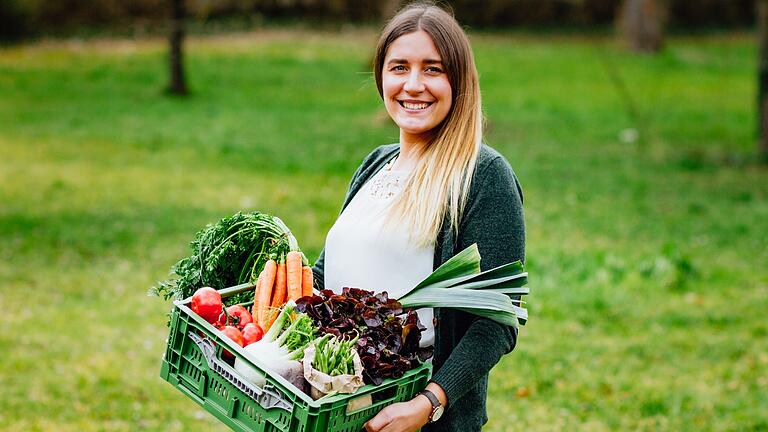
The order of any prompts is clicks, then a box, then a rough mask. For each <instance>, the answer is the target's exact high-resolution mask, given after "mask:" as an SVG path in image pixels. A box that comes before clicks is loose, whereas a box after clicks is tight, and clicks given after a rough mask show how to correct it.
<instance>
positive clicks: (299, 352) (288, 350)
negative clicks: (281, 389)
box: [235, 301, 317, 389]
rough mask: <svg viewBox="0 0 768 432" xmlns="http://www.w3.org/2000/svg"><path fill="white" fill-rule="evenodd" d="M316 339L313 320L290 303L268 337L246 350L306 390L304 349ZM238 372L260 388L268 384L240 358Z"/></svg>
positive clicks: (273, 370) (236, 364)
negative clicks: (303, 367)
mask: <svg viewBox="0 0 768 432" xmlns="http://www.w3.org/2000/svg"><path fill="white" fill-rule="evenodd" d="M316 338H317V328H316V327H315V325H314V324H313V323H312V319H311V318H310V317H309V316H307V315H306V314H303V313H296V304H295V303H294V302H292V301H289V302H288V303H286V304H285V306H284V307H283V309H282V310H281V311H280V314H279V315H278V316H277V319H276V320H275V323H274V324H273V325H272V327H271V328H270V329H269V331H267V333H266V334H264V337H263V338H262V339H261V340H260V341H258V342H256V343H252V344H250V345H248V346H246V347H245V352H246V353H248V354H249V355H250V356H252V357H253V358H256V359H258V360H259V361H260V362H261V363H262V364H263V365H264V366H265V367H266V368H267V369H269V370H270V371H271V372H273V373H275V374H277V375H280V376H282V377H283V378H285V379H287V380H288V381H289V382H291V383H292V384H294V385H295V386H296V387H297V388H299V389H303V387H304V370H303V369H302V367H301V363H299V359H300V358H302V357H303V356H304V348H306V347H307V345H309V344H310V343H311V342H312V341H313V340H315V339H316ZM235 370H236V371H238V372H239V373H240V374H241V375H242V376H243V377H244V378H246V379H247V380H249V381H251V382H253V383H254V384H256V385H257V386H259V387H263V386H264V384H265V383H266V378H265V377H264V375H262V374H261V372H259V371H257V370H256V369H254V368H252V367H251V366H250V365H248V364H247V363H246V362H244V361H242V360H241V359H239V358H238V359H236V360H235Z"/></svg>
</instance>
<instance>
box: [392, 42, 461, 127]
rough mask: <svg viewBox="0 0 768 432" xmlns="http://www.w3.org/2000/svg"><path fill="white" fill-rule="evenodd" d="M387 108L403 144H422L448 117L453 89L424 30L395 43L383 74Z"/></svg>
mask: <svg viewBox="0 0 768 432" xmlns="http://www.w3.org/2000/svg"><path fill="white" fill-rule="evenodd" d="M381 77H382V80H381V87H382V93H383V96H384V106H385V107H386V108H387V112H388V113H389V116H390V117H392V120H394V121H395V124H397V126H398V127H400V138H401V140H408V141H421V140H422V138H424V135H425V134H426V133H428V132H429V131H430V130H432V129H434V128H435V127H436V126H437V125H439V124H440V122H442V121H443V120H444V119H445V117H446V116H447V115H448V112H449V111H450V109H451V95H452V93H451V85H450V83H449V82H448V75H447V74H446V72H445V67H444V66H443V63H442V59H441V58H440V54H438V52H437V48H436V47H435V43H434V42H433V41H432V38H431V37H430V36H429V34H428V33H426V32H425V31H423V30H419V31H417V32H414V33H409V34H406V35H403V36H400V37H399V38H397V39H395V41H394V42H392V44H391V45H390V46H389V49H388V50H387V54H386V56H385V58H384V66H383V69H382V71H381Z"/></svg>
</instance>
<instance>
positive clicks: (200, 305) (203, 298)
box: [192, 287, 223, 324]
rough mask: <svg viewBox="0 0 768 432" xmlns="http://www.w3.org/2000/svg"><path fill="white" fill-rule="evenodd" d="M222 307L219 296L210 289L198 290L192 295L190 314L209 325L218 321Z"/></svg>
mask: <svg viewBox="0 0 768 432" xmlns="http://www.w3.org/2000/svg"><path fill="white" fill-rule="evenodd" d="M222 307H223V303H222V302H221V295H220V294H219V292H218V291H216V290H215V289H213V288H211V287H203V288H200V289H198V290H197V291H195V293H194V294H193V295H192V312H194V313H196V314H198V315H200V316H201V317H202V318H203V319H204V320H206V321H208V322H209V323H211V324H215V323H216V322H217V321H218V320H219V316H220V315H221V311H222Z"/></svg>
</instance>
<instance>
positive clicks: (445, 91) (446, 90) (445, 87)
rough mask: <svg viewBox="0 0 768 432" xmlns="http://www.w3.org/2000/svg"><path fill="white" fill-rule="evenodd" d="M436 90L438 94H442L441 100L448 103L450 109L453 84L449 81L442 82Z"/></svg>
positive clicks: (437, 84)
mask: <svg viewBox="0 0 768 432" xmlns="http://www.w3.org/2000/svg"><path fill="white" fill-rule="evenodd" d="M434 89H435V90H434V91H435V92H436V93H439V94H440V99H442V100H443V101H444V102H447V103H448V106H449V107H450V104H451V98H452V97H453V91H452V90H451V83H449V82H448V80H447V79H443V80H440V81H439V82H438V83H436V86H435V87H434Z"/></svg>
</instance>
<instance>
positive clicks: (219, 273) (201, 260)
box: [149, 212, 305, 303]
mask: <svg viewBox="0 0 768 432" xmlns="http://www.w3.org/2000/svg"><path fill="white" fill-rule="evenodd" d="M190 247H191V249H192V255H190V256H188V257H185V258H182V259H181V260H179V261H178V262H177V263H176V264H174V265H173V266H172V267H171V272H170V275H171V278H169V279H168V280H165V281H162V282H158V283H157V285H155V286H154V287H152V288H151V289H150V291H149V293H150V294H151V295H156V296H161V297H163V298H164V299H165V300H168V299H171V298H172V299H184V298H187V297H189V296H191V295H192V294H193V293H194V292H195V291H196V290H197V289H198V288H200V287H203V286H209V287H212V288H215V289H217V290H218V289H222V288H226V287H230V286H234V285H238V284H242V283H249V282H253V281H255V280H256V279H257V278H258V275H259V273H260V272H261V270H262V269H263V268H264V264H265V263H266V262H267V260H269V259H275V260H279V259H280V258H284V257H285V255H286V254H287V253H288V252H289V251H291V250H299V248H298V244H297V242H296V238H295V237H294V236H293V234H291V232H290V230H289V229H288V227H286V226H285V224H284V223H283V222H282V221H281V220H280V219H279V218H277V217H275V216H270V215H268V214H265V213H259V212H251V213H241V212H238V213H236V214H234V215H232V216H230V217H225V218H223V219H221V220H219V221H218V222H216V223H214V224H208V225H207V226H206V227H205V228H203V229H202V230H201V231H199V232H198V233H197V234H196V235H195V238H194V240H192V242H191V243H190ZM304 259H305V258H304ZM251 300H253V290H247V291H244V292H243V293H241V294H238V295H236V296H233V297H232V298H230V299H228V301H230V302H233V303H243V302H248V301H251Z"/></svg>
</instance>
